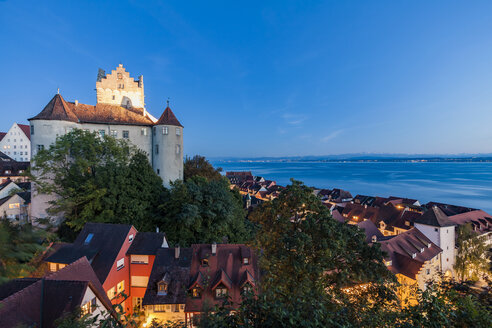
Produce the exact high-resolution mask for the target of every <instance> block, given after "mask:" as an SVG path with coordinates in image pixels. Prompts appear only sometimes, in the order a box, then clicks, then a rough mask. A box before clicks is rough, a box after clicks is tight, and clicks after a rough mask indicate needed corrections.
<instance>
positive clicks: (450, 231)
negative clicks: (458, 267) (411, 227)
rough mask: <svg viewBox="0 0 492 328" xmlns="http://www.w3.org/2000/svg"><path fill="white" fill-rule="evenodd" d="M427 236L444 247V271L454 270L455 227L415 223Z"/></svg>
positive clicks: (442, 261)
mask: <svg viewBox="0 0 492 328" xmlns="http://www.w3.org/2000/svg"><path fill="white" fill-rule="evenodd" d="M415 228H416V229H419V230H420V231H421V232H422V233H423V234H424V235H425V236H426V237H427V238H429V239H430V240H431V241H432V242H433V243H434V244H436V245H437V246H439V247H440V248H441V249H442V254H441V269H442V272H443V273H446V272H448V271H449V272H450V273H451V274H452V273H453V272H454V263H455V256H456V255H455V227H454V226H451V227H434V226H430V225H426V224H421V223H415Z"/></svg>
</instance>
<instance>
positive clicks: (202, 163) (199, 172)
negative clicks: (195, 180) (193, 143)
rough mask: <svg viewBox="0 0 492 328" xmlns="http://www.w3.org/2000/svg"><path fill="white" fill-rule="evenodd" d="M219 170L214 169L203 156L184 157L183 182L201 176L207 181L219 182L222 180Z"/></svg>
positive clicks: (220, 170)
mask: <svg viewBox="0 0 492 328" xmlns="http://www.w3.org/2000/svg"><path fill="white" fill-rule="evenodd" d="M220 172H222V169H221V168H217V169H216V168H214V167H213V166H212V164H210V162H209V161H208V160H207V159H206V158H205V157H203V156H200V155H195V156H193V157H188V156H187V157H186V158H185V160H184V180H185V181H187V180H188V179H190V178H192V177H195V176H201V177H204V178H206V179H207V180H220V179H222V178H223V177H222V175H221V174H220Z"/></svg>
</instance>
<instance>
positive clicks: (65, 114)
mask: <svg viewBox="0 0 492 328" xmlns="http://www.w3.org/2000/svg"><path fill="white" fill-rule="evenodd" d="M31 120H58V121H69V122H74V123H112V124H131V125H153V124H154V122H152V120H151V119H150V118H149V117H148V116H146V115H143V109H141V108H140V109H139V108H130V109H129V108H124V107H121V106H116V105H110V104H96V105H86V104H80V103H77V104H75V103H72V102H67V101H65V100H64V99H63V97H62V96H61V95H60V94H56V95H55V96H54V97H53V98H52V99H51V101H50V102H49V103H48V105H46V107H45V108H44V109H43V110H42V111H41V113H39V114H38V115H36V116H34V117H32V118H30V119H29V121H31Z"/></svg>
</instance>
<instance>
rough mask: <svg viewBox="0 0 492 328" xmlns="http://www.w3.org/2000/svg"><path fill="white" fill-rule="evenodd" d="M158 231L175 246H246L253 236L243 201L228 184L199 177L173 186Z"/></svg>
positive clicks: (162, 208) (223, 181) (175, 183)
mask: <svg viewBox="0 0 492 328" xmlns="http://www.w3.org/2000/svg"><path fill="white" fill-rule="evenodd" d="M160 208H161V211H162V219H161V221H160V222H159V227H160V228H161V229H162V231H165V232H166V235H167V237H168V240H169V241H170V242H171V243H172V244H179V245H181V246H187V245H191V244H193V243H211V242H214V241H215V242H221V241H222V240H223V239H224V238H227V240H228V241H229V242H231V243H237V242H243V241H245V240H248V238H249V237H250V236H251V234H250V230H249V226H248V224H247V222H246V219H245V211H244V210H243V208H242V202H241V197H240V195H239V194H238V192H237V191H235V190H231V189H230V187H229V184H228V182H227V181H225V180H223V179H221V180H210V181H208V180H207V179H206V178H204V177H200V176H196V177H192V178H190V179H188V180H187V181H186V182H183V181H176V182H174V183H173V184H172V185H171V189H170V191H169V194H168V195H167V197H166V200H165V201H164V203H163V204H162V205H161V207H160Z"/></svg>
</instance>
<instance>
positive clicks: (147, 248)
mask: <svg viewBox="0 0 492 328" xmlns="http://www.w3.org/2000/svg"><path fill="white" fill-rule="evenodd" d="M165 238H166V235H165V234H164V233H162V232H138V233H137V235H136V236H135V239H134V240H133V241H132V244H131V246H130V248H128V251H127V252H126V254H135V255H155V254H156V253H157V250H158V249H160V248H161V247H162V244H163V242H164V240H165Z"/></svg>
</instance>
